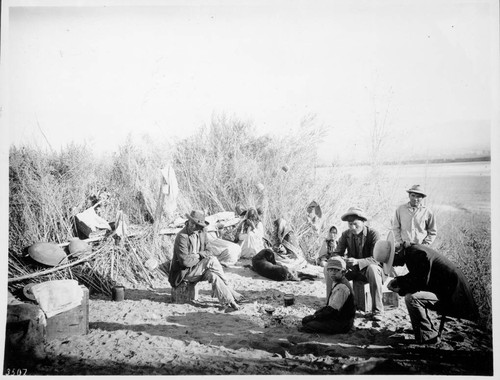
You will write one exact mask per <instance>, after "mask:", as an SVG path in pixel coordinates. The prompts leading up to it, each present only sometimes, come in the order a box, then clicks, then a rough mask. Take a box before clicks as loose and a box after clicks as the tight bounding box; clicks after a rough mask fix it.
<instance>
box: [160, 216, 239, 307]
mask: <svg viewBox="0 0 500 380" xmlns="http://www.w3.org/2000/svg"><path fill="white" fill-rule="evenodd" d="M186 217H187V219H188V220H187V221H186V225H185V226H184V228H183V229H182V230H181V231H179V233H178V234H177V236H176V238H175V242H174V255H173V258H172V264H171V266H170V272H169V276H168V281H169V282H170V285H171V286H172V287H173V288H176V287H178V286H179V285H180V284H181V283H182V282H183V281H186V282H191V283H196V282H199V281H208V282H210V283H211V284H212V290H213V293H214V294H215V295H216V297H217V298H218V299H219V301H220V303H221V304H222V305H229V307H230V308H232V309H234V310H237V309H239V306H238V303H237V302H238V301H239V300H240V299H241V298H242V296H241V294H239V293H238V292H236V291H234V290H233V289H232V288H231V287H230V286H229V283H228V281H227V279H226V278H225V276H224V271H223V269H222V266H221V264H220V262H219V260H218V259H217V258H216V257H214V256H212V255H211V254H210V252H209V251H208V250H207V233H206V226H207V225H208V222H207V221H205V213H204V212H203V211H199V210H194V211H192V212H191V214H186Z"/></svg>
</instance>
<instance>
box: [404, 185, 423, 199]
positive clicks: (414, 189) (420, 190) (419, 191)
mask: <svg viewBox="0 0 500 380" xmlns="http://www.w3.org/2000/svg"><path fill="white" fill-rule="evenodd" d="M406 192H407V193H415V194H420V195H422V196H423V197H424V198H425V197H426V196H427V194H426V193H425V191H424V189H423V188H422V186H420V185H413V186H412V187H410V188H409V189H408V190H406Z"/></svg>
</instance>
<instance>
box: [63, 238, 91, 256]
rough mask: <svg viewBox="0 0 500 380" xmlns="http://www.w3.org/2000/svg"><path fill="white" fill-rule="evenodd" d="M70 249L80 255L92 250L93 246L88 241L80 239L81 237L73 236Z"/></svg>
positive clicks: (72, 252) (73, 253) (74, 253)
mask: <svg viewBox="0 0 500 380" xmlns="http://www.w3.org/2000/svg"><path fill="white" fill-rule="evenodd" d="M68 251H69V253H71V254H72V255H77V254H78V255H80V254H84V253H90V252H92V248H91V247H90V245H88V244H87V242H85V241H83V240H80V239H79V238H73V239H71V240H70V242H69V245H68Z"/></svg>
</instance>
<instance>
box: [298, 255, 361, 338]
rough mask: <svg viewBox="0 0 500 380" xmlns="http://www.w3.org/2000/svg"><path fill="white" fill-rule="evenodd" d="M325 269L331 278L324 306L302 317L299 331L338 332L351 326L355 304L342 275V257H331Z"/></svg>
mask: <svg viewBox="0 0 500 380" xmlns="http://www.w3.org/2000/svg"><path fill="white" fill-rule="evenodd" d="M326 270H327V274H328V276H330V277H331V279H332V288H331V289H330V292H329V294H328V296H327V301H326V306H324V307H322V308H321V309H319V310H317V311H316V312H315V313H314V314H313V315H308V316H306V317H304V318H303V319H302V326H300V327H299V328H298V329H299V331H301V332H308V333H325V334H339V333H347V332H348V331H349V330H350V329H351V328H352V326H353V323H354V315H355V314H356V305H355V303H354V293H353V291H352V287H351V285H350V284H349V281H347V279H346V278H345V276H344V275H345V272H346V263H345V261H344V259H342V258H341V257H339V256H335V257H333V258H331V259H330V260H328V262H327V264H326Z"/></svg>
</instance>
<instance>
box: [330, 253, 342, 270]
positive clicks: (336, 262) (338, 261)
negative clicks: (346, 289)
mask: <svg viewBox="0 0 500 380" xmlns="http://www.w3.org/2000/svg"><path fill="white" fill-rule="evenodd" d="M328 268H337V269H340V270H346V268H347V265H346V263H345V261H344V259H343V258H342V257H340V256H334V257H332V258H331V259H329V260H328V261H327V262H326V269H328Z"/></svg>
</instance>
